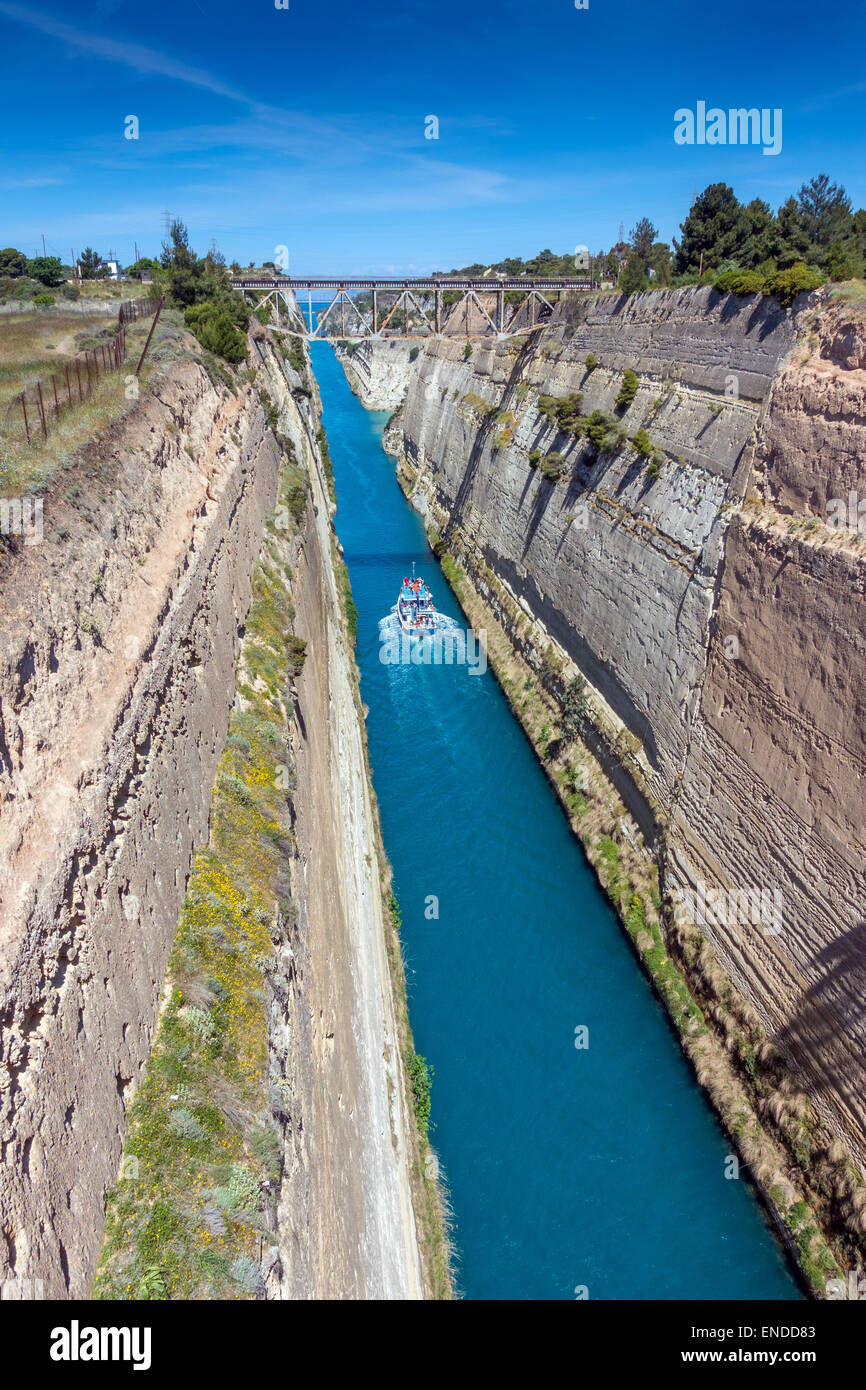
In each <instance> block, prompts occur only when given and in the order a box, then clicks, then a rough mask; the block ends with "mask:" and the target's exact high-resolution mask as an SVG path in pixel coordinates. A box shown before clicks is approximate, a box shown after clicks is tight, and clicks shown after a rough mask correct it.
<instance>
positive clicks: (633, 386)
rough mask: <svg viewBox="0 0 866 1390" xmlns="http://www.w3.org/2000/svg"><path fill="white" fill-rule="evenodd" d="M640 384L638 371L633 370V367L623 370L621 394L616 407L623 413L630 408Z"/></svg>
mask: <svg viewBox="0 0 866 1390" xmlns="http://www.w3.org/2000/svg"><path fill="white" fill-rule="evenodd" d="M639 384H640V383H639V382H638V379H637V373H636V372H633V371H632V369H631V367H629V368H627V370H626V371H625V372H623V377H622V385H621V386H620V388H619V395H618V396H617V398H616V402H615V409H616V410H618V411H619V412H620V413H621V414H622V413H624V412H625V411H626V410H628V408H629V406H630V405H631V403H632V401H633V400H634V398H635V396H636V395H637V388H638V386H639Z"/></svg>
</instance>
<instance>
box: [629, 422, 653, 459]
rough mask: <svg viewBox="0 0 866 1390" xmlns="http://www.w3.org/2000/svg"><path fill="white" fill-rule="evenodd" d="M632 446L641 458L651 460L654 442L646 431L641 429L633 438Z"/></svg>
mask: <svg viewBox="0 0 866 1390" xmlns="http://www.w3.org/2000/svg"><path fill="white" fill-rule="evenodd" d="M631 442H632V444H633V445H634V447H635V448H636V449H637V451H638V453H639V454H640V456H641V458H645V459H648V458H651V457H652V452H653V446H652V442H651V440H650V437H649V435H648V434H647V432H646V430H644V429H640V430H638V431H637V432H636V433H635V434H634V435H633V436H632V441H631Z"/></svg>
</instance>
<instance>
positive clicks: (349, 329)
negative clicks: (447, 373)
mask: <svg viewBox="0 0 866 1390" xmlns="http://www.w3.org/2000/svg"><path fill="white" fill-rule="evenodd" d="M231 284H232V288H233V289H236V290H239V291H240V292H241V293H242V294H243V296H244V298H245V299H248V300H252V301H253V302H255V303H256V305H257V306H261V305H270V306H271V312H272V313H273V314H274V316H275V317H276V319H277V322H278V323H279V324H280V325H282V323H283V315H285V319H286V324H285V326H286V327H287V328H288V329H289V330H290V331H291V332H293V333H298V334H300V335H301V336H303V337H305V338H309V339H310V340H312V341H316V340H319V341H322V340H333V339H340V338H351V339H360V338H382V337H385V336H394V337H402V338H443V337H447V338H454V339H457V340H470V339H476V338H490V337H496V338H510V337H514V336H515V335H517V334H519V333H531V332H532V330H533V329H535V328H538V327H539V325H540V324H542V323H543V322H544V321H545V319H548V318H549V317H550V315H551V314H552V313H553V308H554V304H555V302H556V300H558V299H559V298H561V297H562V296H563V295H566V294H573V293H587V292H588V291H590V290H592V289H593V288H594V285H593V282H592V281H591V280H590V279H589V278H588V277H582V278H576V279H573V280H572V279H528V278H520V279H515V280H490V279H474V278H469V279H460V278H459V277H456V278H449V279H440V278H438V277H429V278H427V279H411V280H407V279H392V280H388V279H364V278H363V277H360V276H358V277H353V276H327V275H323V276H314V277H312V278H310V279H299V278H296V277H289V276H273V277H262V276H241V275H239V276H235V277H234V278H233V279H232V281H231ZM323 290H324V291H326V292H328V293H329V294H330V296H331V297H330V300H329V302H328V304H327V308H326V309H325V310H324V311H323V312H320V313H317V314H316V318H315V321H314V318H313V294H314V292H316V293H317V295H318V294H320V292H321V291H323ZM304 294H305V295H306V301H307V313H306V318H305V317H304V311H303V309H302V307H301V302H300V299H299V296H300V297H301V298H303V296H304Z"/></svg>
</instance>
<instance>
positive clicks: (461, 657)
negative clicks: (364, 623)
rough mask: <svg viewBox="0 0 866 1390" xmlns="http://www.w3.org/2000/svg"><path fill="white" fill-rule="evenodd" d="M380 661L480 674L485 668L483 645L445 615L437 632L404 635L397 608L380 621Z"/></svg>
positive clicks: (476, 637) (438, 621)
mask: <svg viewBox="0 0 866 1390" xmlns="http://www.w3.org/2000/svg"><path fill="white" fill-rule="evenodd" d="M379 643H380V649H379V660H380V661H381V662H382V664H383V665H385V666H430V665H432V666H443V665H444V666H468V667H469V668H470V670H471V671H472V674H473V675H474V674H476V672H477V673H478V674H481V671H482V670H485V669H486V666H487V653H486V649H485V646H484V643H483V641H482V642H479V639H478V636H477V634H476V633H475V632H473V631H472V629H471V628H470V629H468V630H467V629H466V628H465V627H463V626H462V624H460V623H458V622H457V621H456V620H455V619H454V618H449V617H448V616H447V614H445V613H438V614H437V625H436V631H435V632H433V633H427V632H406V630H405V629H404V628H403V626H402V624H401V622H400V618H399V616H398V613H397V605H396V604H395V605H394V607H393V608H392V609H391V612H390V613H388V614H387V615H386V616H385V617H384V618H381V619H380V620H379Z"/></svg>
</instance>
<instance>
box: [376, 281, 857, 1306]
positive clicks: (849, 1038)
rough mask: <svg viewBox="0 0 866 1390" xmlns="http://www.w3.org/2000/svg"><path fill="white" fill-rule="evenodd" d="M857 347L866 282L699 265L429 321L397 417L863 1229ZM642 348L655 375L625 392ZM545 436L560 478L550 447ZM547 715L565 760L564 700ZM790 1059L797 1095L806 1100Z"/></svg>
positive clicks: (695, 955) (461, 541) (780, 1124)
mask: <svg viewBox="0 0 866 1390" xmlns="http://www.w3.org/2000/svg"><path fill="white" fill-rule="evenodd" d="M863 349H864V330H863V327H862V325H861V324H860V323H859V320H858V318H857V314H856V311H852V310H848V309H846V308H845V306H844V305H843V304H839V303H835V302H830V301H828V300H827V298H826V296H824V295H820V294H819V295H816V296H813V297H812V298H810V299H807V300H803V299H801V300H800V301H798V303H797V304H796V305H795V306H794V308H793V309H791V310H783V309H781V308H780V307H779V306H778V304H775V303H774V302H768V301H767V300H762V299H760V298H758V297H754V298H752V299H749V300H746V301H742V300H736V299H735V298H732V297H730V296H728V297H722V296H719V295H717V294H716V293H715V292H714V291H712V290H701V289H697V290H679V291H669V292H664V293H654V294H646V295H639V296H634V297H632V298H629V299H624V298H622V297H619V296H615V295H610V296H596V297H593V298H591V299H589V300H587V301H583V302H581V303H579V304H566V305H562V306H561V307H560V308H559V309H558V310H557V312H556V314H555V315H554V318H553V319H552V320H551V321H550V323H549V324H548V325H547V326H546V327H545V328H544V329H542V330H541V331H539V332H536V333H535V334H534V335H532V336H531V337H527V338H525V339H523V340H512V341H507V340H506V341H501V342H495V343H494V342H491V343H489V344H488V343H483V344H482V343H478V344H475V345H474V346H473V348H472V350H471V351H470V352H468V353H467V352H466V351H465V349H464V345H463V344H462V343H448V342H447V341H443V340H440V341H438V342H435V343H429V344H426V345H425V346H424V349H423V351H422V353H421V354H420V355H419V357H418V359H417V360H416V362H415V363H414V364H413V365H412V367H411V369H410V370H409V379H408V383H407V388H406V395H405V399H404V403H403V405H402V408H401V411H400V414H399V415H398V416H397V418H396V419H395V422H394V428H393V430H392V432H391V433H392V436H394V437H397V436H399V445H398V449H397V452H398V472H399V475H400V477H401V481H402V483H403V486H404V488H405V489H406V490H407V492H408V494H409V495H410V496H411V498H412V500H413V502H414V503H415V505H416V506H417V507H418V509H419V510H420V511H421V512H422V514H423V515H424V516H425V518H426V520H427V524H428V533H429V534H430V536H431V540H432V542H433V544H434V546H435V547H436V548H437V549H438V550H439V551H440V552H442V553H444V556H445V560H446V572H447V573H448V574H449V578H451V579H452V580H456V584H455V587H457V590H458V594H462V597H463V599H464V606H467V602H469V601H470V600H471V599H474V600H480V601H481V602H482V603H483V604H484V605H485V610H484V612H483V613H482V614H481V616H482V617H485V616H486V617H489V618H490V620H491V621H493V622H495V623H496V624H498V625H499V627H500V628H501V631H502V632H503V633H504V634H505V636H506V638H507V641H508V646H509V657H508V658H506V657H505V656H503V657H502V658H501V662H500V664H501V665H502V663H505V665H504V666H503V669H505V670H506V679H510V680H513V681H516V678H517V675H518V671H517V669H516V668H515V670H508V669H507V661H508V660H509V659H513V660H520V661H524V662H525V663H526V664H527V666H528V669H529V672H530V674H531V675H532V676H533V677H535V678H536V679H539V680H540V684H541V686H542V688H543V691H544V695H545V698H546V699H547V701H548V704H547V711H548V716H549V717H550V716H551V715H552V717H553V718H555V717H556V712H557V710H558V707H559V703H560V701H561V699H562V696H563V693H564V690H565V687H566V685H567V684H568V682H569V681H570V680H571V679H572V678H573V677H574V676H575V675H577V674H580V675H582V676H583V677H584V678H585V680H586V681H587V688H588V696H589V711H588V712H589V720H588V725H587V729H586V743H587V746H588V749H589V751H590V752H591V753H592V755H593V757H594V759H595V760H596V762H597V765H598V768H599V770H600V771H601V772H602V773H603V775H604V778H605V780H606V782H607V783H608V784H609V785H610V784H612V785H613V786H614V787H615V789H616V792H617V796H618V798H619V800H620V802H621V810H622V813H623V814H622V816H621V817H619V819H617V818H616V817H614V818H613V819H612V820H611V819H610V818H608V823H607V824H605V825H599V826H598V827H597V828H596V829H595V831H590V832H587V828H586V825H585V824H584V826H583V827H582V829H581V826H580V825H579V824H578V830H579V833H582V836H583V838H584V840H585V842H586V840H587V837H589V838H590V839H594V841H595V842H596V843H594V844H592V845H591V846H590V849H591V850H592V851H593V853H594V852H595V851H597V849H598V842H600V841H601V840H602V839H603V838H604V837H606V838H607V839H608V840H612V841H613V843H614V844H615V845H616V846H617V847H618V849H617V852H618V853H621V854H626V853H630V852H631V851H630V846H631V844H632V842H634V843H643V845H644V846H645V850H646V853H647V854H648V855H650V856H651V857H652V859H653V860H654V861H655V864H656V866H657V869H658V874H659V885H658V887H659V892H660V895H661V899H662V912H661V917H660V924H659V925H660V929H661V931H662V932H663V934H664V939H665V942H666V945H667V948H668V949H669V950H670V951H671V954H672V955H673V956H675V957H676V958H677V960H678V962H679V966H680V968H681V970H682V971H683V975H684V978H685V979H686V980H687V981H688V983H689V986H690V989H691V991H692V994H693V996H694V997H695V998H697V999H698V1000H699V1002H701V1004H702V1006H703V1008H704V1013H705V1015H706V1016H707V1017H708V1018H709V1021H710V1024H711V1025H712V1026H713V1027H714V1028H715V1031H716V1033H717V1034H718V1036H719V1037H720V1038H721V1039H722V1040H723V1045H724V1047H725V1049H726V1051H727V1053H728V1055H729V1056H730V1055H731V1054H733V1056H734V1059H735V1060H736V1059H737V1057H739V1056H740V1055H741V1054H742V1055H743V1056H745V1057H746V1058H747V1062H746V1070H748V1068H749V1067H751V1068H752V1071H753V1072H754V1071H755V1057H756V1056H758V1054H759V1053H761V1052H762V1050H763V1055H764V1057H765V1060H766V1062H767V1065H768V1067H769V1073H768V1074H767V1075H765V1077H764V1080H763V1081H762V1082H761V1086H759V1087H758V1088H757V1089H755V1088H752V1089H753V1091H754V1094H753V1099H754V1101H755V1106H756V1119H757V1122H758V1123H759V1124H760V1123H764V1122H766V1123H767V1124H768V1125H769V1126H770V1127H771V1128H772V1129H774V1131H775V1132H776V1135H777V1137H778V1138H780V1139H781V1140H782V1142H783V1143H784V1144H785V1146H786V1149H787V1151H788V1153H789V1155H794V1154H796V1155H799V1157H798V1158H797V1157H795V1158H794V1159H793V1164H794V1168H797V1167H799V1169H800V1178H801V1179H802V1180H805V1181H806V1183H807V1186H808V1185H812V1189H813V1190H812V1192H811V1196H812V1197H813V1199H814V1202H815V1204H816V1205H817V1206H820V1207H822V1208H823V1209H824V1214H825V1216H827V1217H828V1219H829V1220H830V1224H831V1225H832V1222H833V1220H834V1219H837V1218H838V1220H839V1221H840V1222H841V1224H842V1225H843V1226H844V1227H845V1230H846V1231H847V1235H846V1237H845V1239H851V1240H854V1241H855V1243H856V1241H857V1240H858V1239H859V1238H860V1237H861V1236H862V1234H863V1221H862V1216H861V1214H860V1213H861V1206H860V1203H861V1201H862V1198H861V1195H860V1194H861V1193H862V1188H861V1187H860V1185H859V1184H860V1179H859V1178H858V1177H857V1176H856V1173H855V1172H854V1170H853V1169H851V1171H850V1172H848V1173H847V1176H846V1162H847V1160H846V1158H845V1155H848V1156H850V1159H853V1161H854V1164H855V1165H857V1167H859V1168H861V1169H862V1166H863V1162H864V1157H866V1069H864V1063H863V1057H864V1055H866V1054H864V1042H866V1019H864V1012H863V1009H862V986H863V976H862V971H863V959H864V957H863V939H862V933H863V926H862V917H863V909H864V904H866V891H864V890H866V883H864V875H863V869H862V864H863V843H862V841H863V825H864V816H863V794H862V786H863V782H862V770H863V765H864V749H863V743H862V740H863V720H862V709H861V706H862V695H861V693H860V692H861V690H862V684H863V675H864V670H863V666H864V649H863V645H862V641H861V639H860V636H859V634H858V627H857V614H858V613H862V611H863V609H862V602H863V582H864V559H863V553H862V550H861V548H860V544H859V536H858V534H857V532H856V530H854V531H852V530H850V529H849V530H848V531H847V532H842V531H838V530H833V529H831V528H830V527H828V525H827V518H828V504H829V503H830V502H831V501H832V499H834V498H846V497H848V496H849V492H850V491H852V490H853V491H855V492H856V489H857V478H858V476H859V473H860V471H861V469H862V459H863V456H864V444H866V441H864V439H863V438H862V430H863V425H862V423H861V422H862V419H863V414H864V412H863V389H864V388H863V380H864V377H863V367H864V365H866V357H864V351H863ZM360 351H361V352H363V353H364V354H366V355H370V356H372V355H374V354H375V353H376V351H377V349H376V346H375V345H368V344H365V345H364V346H363V348H362V349H361V350H360ZM354 360H355V361H357V357H356V358H355V359H354ZM627 370H629V371H633V372H634V373H635V374H636V377H637V388H636V391H635V393H634V396H633V398H632V399H631V401H630V402H628V403H627V404H624V405H621V406H617V398H618V396H619V394H620V391H621V389H622V386H623V377H624V373H625V372H626V371H627ZM395 375H396V373H395ZM402 375H403V377H404V378H405V371H404V372H403V374H402ZM571 393H579V394H580V397H581V399H580V401H579V402H578V403H577V404H576V406H575V409H579V411H580V413H581V414H583V415H584V416H588V415H590V414H591V412H593V411H596V410H598V411H602V412H605V414H606V416H607V417H608V419H609V421H610V430H611V431H614V430H616V429H617V428H618V429H619V430H620V431H621V435H620V437H619V438H618V439H615V440H614V445H613V447H612V448H611V450H610V452H609V453H603V452H600V451H597V450H595V449H593V448H591V447H589V446H588V441H587V439H586V438H585V437H584V438H575V437H574V435H573V434H570V433H569V431H568V429H567V428H566V429H562V428H560V427H559V426H558V425H557V423H556V421H555V419H553V418H552V412H551V410H550V408H549V406H548V405H547V402H546V401H545V399H544V398H546V397H563V396H567V395H570V394H571ZM545 407H547V408H545ZM639 430H644V431H646V434H647V435H648V437H649V445H650V449H651V452H650V453H649V456H648V457H647V456H644V455H642V454H641V452H639V450H638V449H637V448H635V446H634V445H633V444H632V443H631V441H632V440H633V439H634V437H635V435H637V434H638V431H639ZM391 447H392V448H393V447H394V446H393V444H392V446H391ZM644 447H645V448H646V444H644ZM551 451H555V453H556V455H558V456H559V459H558V460H557V467H556V469H555V470H554V471H555V472H559V474H560V476H559V477H558V478H548V477H545V476H544V474H543V471H542V469H541V468H540V467H539V466H538V465H539V462H542V461H543V460H544V458H545V456H546V455H547V454H549V453H550V452H551ZM855 526H856V521H855ZM467 611H470V610H469V609H468V610H467ZM520 674H521V675H522V673H520ZM517 688H518V687H517V685H516V684H515V690H516V689H517ZM513 693H514V692H512V694H513ZM526 703H527V702H526V701H525V700H521V699H519V698H517V697H515V698H514V699H513V704H514V706H515V708H516V711H517V712H518V713H519V712H520V711H521V709H522V707H523V705H525V704H526ZM524 722H527V720H526V719H525V721H524ZM543 724H544V721H542V720H539V721H538V728H539V729H540V728H542V727H543ZM536 732H537V731H536ZM535 741H536V746H537V747H539V751H540V753H541V756H542V758H543V760H544V761H545V763H546V765H547V766H548V769H549V771H550V772H551V775H552V776H553V778H554V780H556V782H557V784H558V785H562V784H563V783H565V784H566V785H567V784H568V778H569V777H570V778H572V783H573V778H574V766H573V765H570V762H571V764H573V762H574V760H573V759H571V760H569V757H568V755H567V749H566V750H563V748H562V746H561V744H560V743H558V742H557V740H555V739H551V736H550V726H549V722H548V725H547V732H546V735H545V736H544V737H542V736H541V735H540V734H538V736H537V737H536V739H535ZM581 794H582V793H581V791H580V786H579V784H578V787H577V788H575V787H574V785H572V790H571V800H572V804H573V803H574V798H575V796H577V795H581ZM580 819H581V818H580V816H577V817H575V821H576V823H578V822H580ZM591 857H592V854H591ZM597 857H598V856H597V855H596V858H597ZM600 867H601V870H602V873H603V874H604V865H603V864H601V866H600ZM638 877H640V875H639V874H638ZM754 890H758V892H759V893H760V892H762V891H763V892H767V891H768V890H769V893H770V895H771V900H772V903H773V909H774V911H773V914H772V919H771V920H763V921H753V920H751V916H752V915H754V914H750V912H749V910H748V908H747V909H746V911H745V913H743V912H742V911H735V912H734V914H733V915H732V913H731V910H730V908H728V911H727V912H722V911H720V912H719V913H718V914H714V915H713V914H709V913H701V914H696V913H695V911H694V906H693V905H694V904H695V902H697V901H699V900H700V896H699V895H700V894H702V893H703V894H709V895H712V894H713V893H716V892H723V893H724V894H725V898H724V899H723V902H724V903H725V904H726V905H729V904H730V903H731V902H732V901H734V902H735V904H739V903H740V902H741V901H743V899H741V898H740V896H739V895H740V894H743V893H746V894H747V893H749V892H753V891H754ZM731 893H733V894H735V895H736V896H735V898H734V899H732V898H731V896H730V895H731ZM689 894H691V897H690V896H689ZM712 901H713V899H712V897H710V902H711V903H712ZM716 901H717V902H718V900H716ZM690 903H691V904H692V911H691V913H690V912H689V904H690ZM627 908H628V903H627V901H626V902H625V905H624V911H627ZM696 915H699V916H700V923H699V927H700V930H698V931H697V932H695V930H694V918H695V916H696ZM708 953H709V954H708ZM644 954H645V952H644ZM714 1013H715V1015H718V1016H717V1017H715V1018H714ZM777 1059H783V1065H782V1070H780V1069H779V1065H778V1060H777ZM784 1068H789V1069H790V1075H789V1076H788V1077H787V1079H786V1078H785V1076H784V1075H783V1072H784ZM758 1070H759V1071H760V1068H758ZM703 1071H704V1076H705V1077H706V1078H708V1075H709V1073H708V1070H707V1067H706V1066H705V1067H704V1068H703ZM699 1074H701V1068H700V1067H699ZM793 1078H796V1081H794V1080H793ZM705 1084H706V1085H707V1088H708V1090H710V1092H711V1094H712V1092H713V1086H712V1084H711V1082H710V1081H709V1079H706V1080H705ZM745 1084H746V1085H747V1087H751V1081H750V1080H749V1078H748V1076H747V1077H746V1083H745ZM761 1087H763V1093H761ZM798 1087H799V1088H802V1089H803V1091H804V1092H805V1095H806V1096H808V1101H806V1100H805V1099H797V1100H791V1095H793V1092H794V1091H796V1090H797V1088H798ZM716 1089H717V1090H718V1088H716ZM788 1093H790V1095H789V1100H790V1104H789V1100H786V1099H784V1096H785V1095H786V1094H788ZM713 1098H714V1100H715V1101H716V1103H717V1106H718V1108H719V1109H720V1111H722V1112H723V1113H724V1111H725V1109H726V1106H725V1105H724V1104H722V1103H721V1100H720V1097H719V1095H714V1097H713ZM727 1108H728V1110H729V1111H730V1106H728V1107H727ZM798 1110H799V1111H801V1112H802V1113H798ZM807 1112H808V1113H807ZM828 1155H830V1157H829V1158H828ZM834 1163H835V1164H836V1165H837V1166H836V1168H835V1169H834V1170H833V1171H834V1174H835V1176H829V1177H828V1174H827V1172H825V1171H824V1169H823V1168H822V1165H824V1166H825V1167H826V1166H827V1164H829V1165H830V1167H832V1165H833V1164H834ZM767 1166H768V1169H769V1167H772V1164H768V1165H767ZM828 1171H829V1169H828ZM788 1176H789V1178H790V1177H791V1176H792V1170H791V1169H790V1167H789V1172H788ZM768 1182H769V1184H770V1185H772V1180H770V1179H769V1178H768ZM822 1187H823V1189H824V1190H823V1192H822V1190H821V1189H822ZM831 1194H832V1195H831ZM780 1205H781V1208H782V1210H784V1208H785V1202H784V1200H782V1201H781V1203H780ZM848 1256H849V1257H850V1258H851V1259H854V1258H855V1255H854V1254H853V1253H852V1249H851V1248H849V1249H848ZM811 1274H812V1275H813V1276H815V1270H814V1269H813V1270H812V1271H811ZM812 1282H813V1283H815V1284H817V1283H819V1282H820V1279H819V1276H815V1277H813V1279H812Z"/></svg>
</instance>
